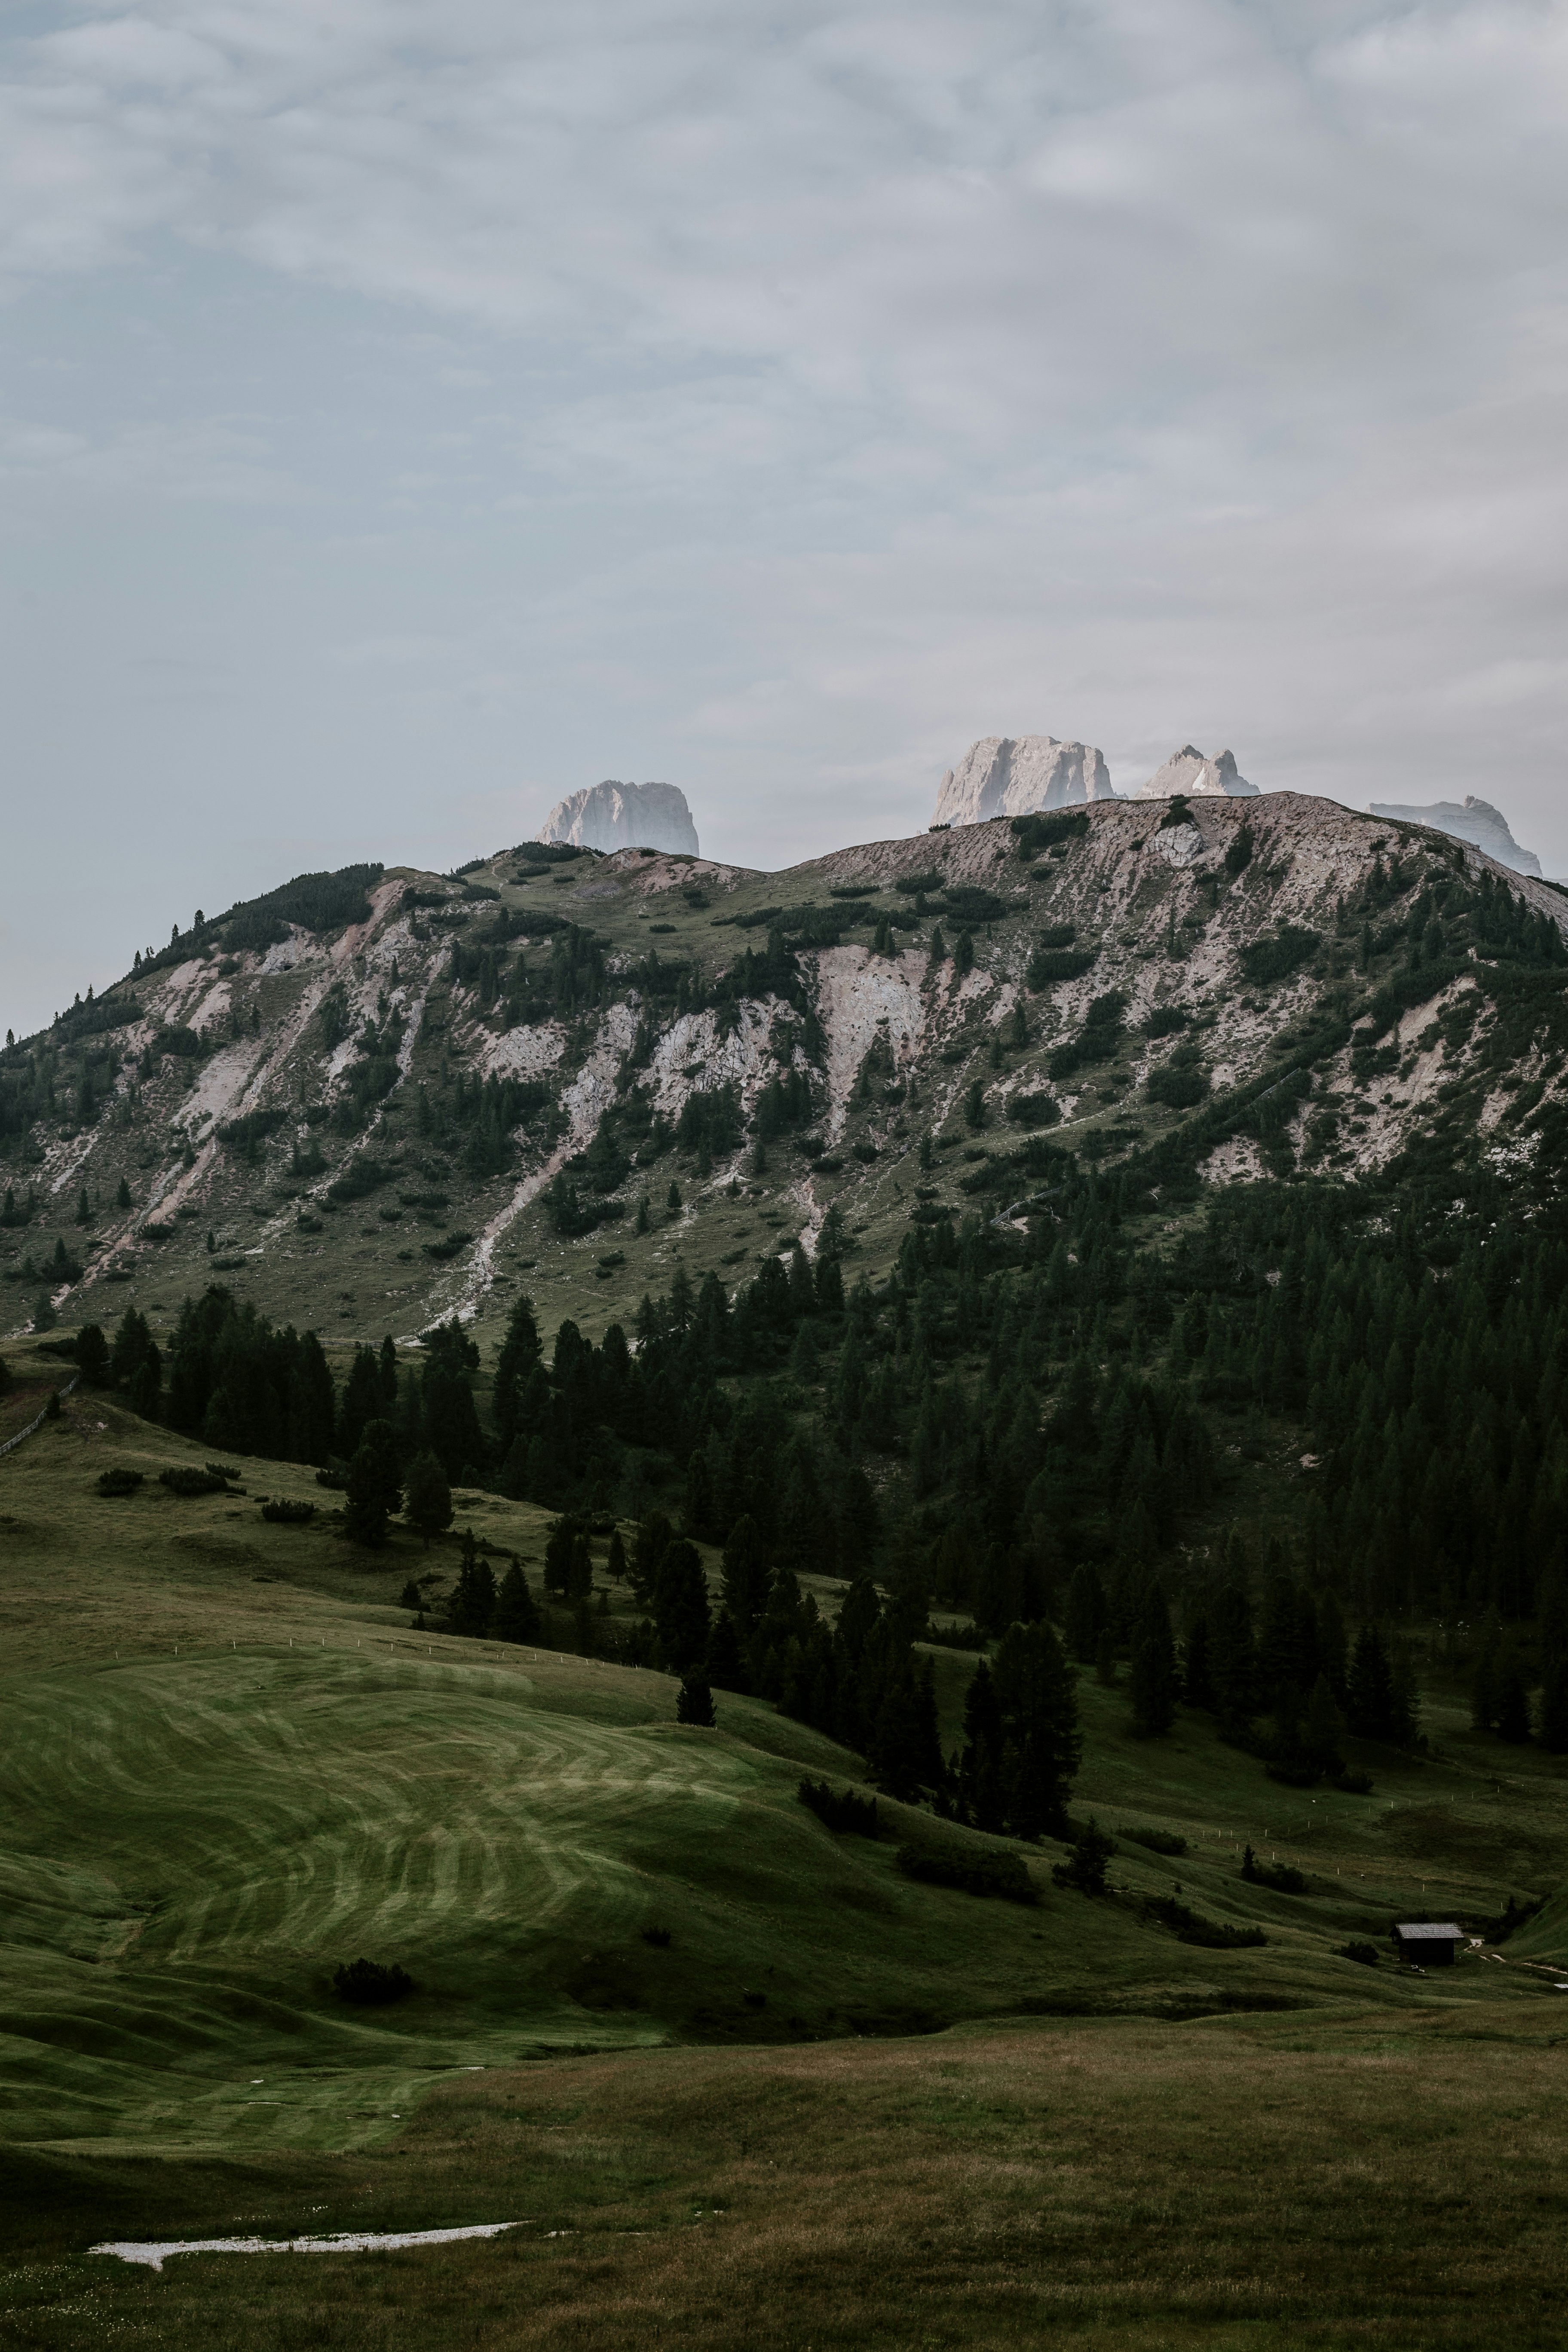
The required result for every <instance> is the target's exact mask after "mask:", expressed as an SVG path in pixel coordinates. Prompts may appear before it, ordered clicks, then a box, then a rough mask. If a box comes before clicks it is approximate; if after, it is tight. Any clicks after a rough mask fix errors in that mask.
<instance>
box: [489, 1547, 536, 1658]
mask: <svg viewBox="0 0 1568 2352" xmlns="http://www.w3.org/2000/svg"><path fill="white" fill-rule="evenodd" d="M490 1633H491V1634H492V1636H493V1637H494V1639H495V1640H496V1641H498V1642H520V1643H529V1644H530V1645H531V1646H536V1645H537V1643H538V1641H539V1636H540V1622H539V1606H538V1603H537V1602H536V1601H535V1600H534V1598H533V1595H532V1593H531V1591H529V1589H528V1579H527V1577H526V1576H525V1575H524V1574H523V1572H522V1563H521V1560H517V1559H514V1560H513V1561H512V1563H511V1566H510V1568H509V1569H508V1570H507V1571H506V1573H505V1575H504V1576H503V1577H502V1578H501V1580H500V1590H499V1591H498V1592H497V1594H496V1612H495V1620H494V1622H493V1623H492V1624H491V1627H490Z"/></svg>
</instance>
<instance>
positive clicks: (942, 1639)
mask: <svg viewBox="0 0 1568 2352" xmlns="http://www.w3.org/2000/svg"><path fill="white" fill-rule="evenodd" d="M946 1214H947V1215H948V1216H952V1210H951V1209H949V1210H948V1211H947V1212H946ZM921 1641H922V1642H934V1643H936V1644H937V1646H938V1648H939V1649H943V1650H983V1649H984V1647H985V1636H984V1633H982V1632H981V1630H980V1628H979V1626H978V1625H976V1624H975V1623H974V1622H973V1620H971V1622H969V1623H968V1624H967V1625H932V1624H930V1623H929V1622H928V1624H927V1626H926V1629H925V1632H924V1633H922V1634H921Z"/></svg>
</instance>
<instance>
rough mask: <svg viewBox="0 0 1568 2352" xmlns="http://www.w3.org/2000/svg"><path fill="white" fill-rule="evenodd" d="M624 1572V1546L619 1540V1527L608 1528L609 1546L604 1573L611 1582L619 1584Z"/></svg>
mask: <svg viewBox="0 0 1568 2352" xmlns="http://www.w3.org/2000/svg"><path fill="white" fill-rule="evenodd" d="M605 1575H606V1576H607V1577H608V1578H609V1580H610V1581H611V1583H612V1584H619V1583H620V1582H621V1581H622V1580H623V1578H624V1577H625V1575H626V1546H625V1544H624V1543H623V1542H622V1541H621V1531H620V1529H619V1528H611V1529H610V1541H609V1546H608V1549H607V1550H606V1553H605Z"/></svg>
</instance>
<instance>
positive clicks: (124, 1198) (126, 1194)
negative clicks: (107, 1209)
mask: <svg viewBox="0 0 1568 2352" xmlns="http://www.w3.org/2000/svg"><path fill="white" fill-rule="evenodd" d="M114 1205H115V1207H116V1208H117V1209H128V1208H129V1207H130V1206H131V1187H130V1185H129V1183H128V1182H127V1181H126V1180H125V1178H124V1177H123V1176H122V1177H121V1180H120V1185H119V1189H118V1191H117V1192H116V1193H115V1195H114Z"/></svg>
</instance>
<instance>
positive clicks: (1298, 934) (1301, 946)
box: [1239, 923, 1323, 988]
mask: <svg viewBox="0 0 1568 2352" xmlns="http://www.w3.org/2000/svg"><path fill="white" fill-rule="evenodd" d="M1322 943H1323V942H1322V936H1321V933H1320V932H1318V931H1309V930H1306V929H1303V928H1302V926H1301V925H1300V924H1299V923H1281V924H1280V926H1279V929H1278V930H1277V931H1275V932H1272V933H1271V934H1270V935H1269V936H1268V938H1266V939H1261V940H1253V942H1252V945H1251V946H1250V947H1249V948H1243V949H1242V950H1241V955H1240V958H1239V961H1240V964H1241V974H1242V978H1243V979H1244V980H1247V981H1250V982H1252V984H1253V986H1254V987H1255V988H1262V987H1267V986H1268V983H1269V982H1271V981H1276V980H1289V977H1290V975H1291V973H1292V972H1294V971H1300V968H1301V966H1302V965H1303V964H1304V963H1310V961H1311V960H1312V958H1313V957H1314V956H1315V955H1316V954H1317V952H1318V950H1319V949H1320V948H1321V946H1322Z"/></svg>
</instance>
